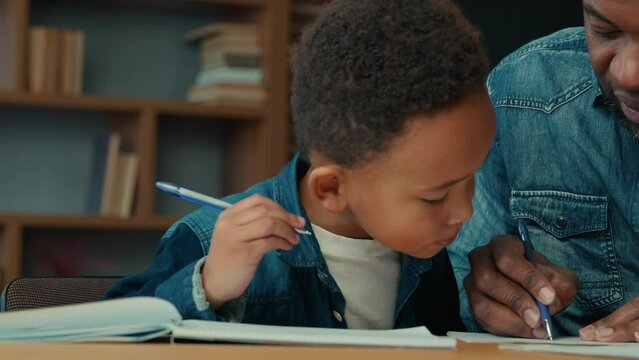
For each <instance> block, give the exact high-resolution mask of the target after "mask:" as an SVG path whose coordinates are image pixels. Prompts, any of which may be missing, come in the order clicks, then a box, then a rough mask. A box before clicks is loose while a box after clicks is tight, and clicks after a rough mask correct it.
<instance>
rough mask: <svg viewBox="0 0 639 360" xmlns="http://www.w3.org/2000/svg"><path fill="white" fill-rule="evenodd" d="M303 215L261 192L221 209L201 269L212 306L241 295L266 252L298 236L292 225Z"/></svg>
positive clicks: (291, 242)
mask: <svg viewBox="0 0 639 360" xmlns="http://www.w3.org/2000/svg"><path fill="white" fill-rule="evenodd" d="M304 222H305V221H304V218H302V217H300V216H296V215H293V214H290V213H288V212H287V211H286V210H284V208H283V207H281V206H280V205H278V204H277V203H275V202H274V201H273V200H271V199H268V198H265V197H263V196H260V195H253V196H251V197H249V198H246V199H244V200H242V201H240V202H238V203H237V204H235V205H233V206H232V207H230V208H228V209H226V210H225V211H223V212H222V213H221V214H220V216H219V217H218V219H217V223H216V224H215V231H214V232H213V238H212V240H211V248H210V249H209V256H208V258H207V261H206V264H205V265H204V268H203V269H202V285H203V286H204V292H205V294H206V298H207V300H208V301H209V303H210V304H211V306H212V307H213V308H214V309H217V308H219V307H220V306H221V305H223V304H224V303H225V302H227V301H229V300H232V299H235V298H237V297H239V296H240V295H242V293H243V292H244V290H246V288H247V287H248V284H249V283H250V282H251V280H252V279H253V275H254V274H255V269H256V268H257V265H258V264H259V263H260V260H262V257H263V256H264V254H266V253H267V252H269V251H271V250H273V249H283V250H290V249H292V248H293V246H294V245H296V244H299V242H300V238H299V236H298V235H297V233H295V230H294V229H293V228H300V227H303V226H304Z"/></svg>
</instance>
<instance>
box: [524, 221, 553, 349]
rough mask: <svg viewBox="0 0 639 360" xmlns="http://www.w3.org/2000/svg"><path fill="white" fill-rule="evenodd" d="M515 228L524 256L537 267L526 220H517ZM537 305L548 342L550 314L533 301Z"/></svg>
mask: <svg viewBox="0 0 639 360" xmlns="http://www.w3.org/2000/svg"><path fill="white" fill-rule="evenodd" d="M517 227H518V228H519V237H520V239H521V241H522V242H523V243H524V256H525V257H526V259H527V260H528V261H530V263H531V264H533V265H534V266H535V267H536V266H537V262H536V261H535V256H534V255H533V251H534V250H535V249H534V248H533V245H532V243H531V242H530V237H528V228H526V220H525V219H517ZM535 302H536V303H537V307H538V308H539V312H540V314H541V321H542V322H543V323H544V326H545V328H546V332H547V333H548V340H552V329H551V327H550V313H549V312H548V307H547V306H546V305H545V304H544V303H542V302H541V301H539V300H537V299H535Z"/></svg>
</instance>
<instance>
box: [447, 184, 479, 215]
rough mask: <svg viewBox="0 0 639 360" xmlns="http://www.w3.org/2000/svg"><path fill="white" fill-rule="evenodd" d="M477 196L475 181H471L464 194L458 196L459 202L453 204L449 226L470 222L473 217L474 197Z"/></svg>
mask: <svg viewBox="0 0 639 360" xmlns="http://www.w3.org/2000/svg"><path fill="white" fill-rule="evenodd" d="M474 195H475V179H470V180H469V181H468V184H466V186H465V189H464V191H463V192H461V193H460V194H459V196H457V197H456V198H457V201H455V202H454V203H452V207H451V211H450V215H449V217H448V224H449V225H458V224H461V223H464V222H466V221H468V219H470V218H471V216H473V196H474Z"/></svg>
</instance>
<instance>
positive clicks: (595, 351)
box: [499, 343, 639, 359]
mask: <svg viewBox="0 0 639 360" xmlns="http://www.w3.org/2000/svg"><path fill="white" fill-rule="evenodd" d="M499 349H501V350H510V351H535V352H539V351H542V352H550V353H561V354H573V355H585V356H596V357H602V356H609V357H617V358H629V359H639V344H637V343H624V345H620V344H619V343H616V344H614V345H611V346H583V345H581V346H571V345H549V344H539V345H531V344H504V345H499Z"/></svg>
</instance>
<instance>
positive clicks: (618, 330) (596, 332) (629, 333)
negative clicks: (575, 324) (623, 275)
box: [579, 296, 639, 341]
mask: <svg viewBox="0 0 639 360" xmlns="http://www.w3.org/2000/svg"><path fill="white" fill-rule="evenodd" d="M638 331H639V296H637V297H635V298H633V299H631V300H630V301H629V302H627V303H626V304H624V305H623V306H622V307H620V308H619V309H617V310H616V311H615V312H613V313H612V314H610V315H608V316H606V317H605V318H603V319H600V320H598V321H596V322H594V323H592V324H591V325H589V326H586V327H584V328H582V329H581V330H580V331H579V335H580V337H581V338H582V339H583V340H595V341H634V340H635V332H638Z"/></svg>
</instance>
